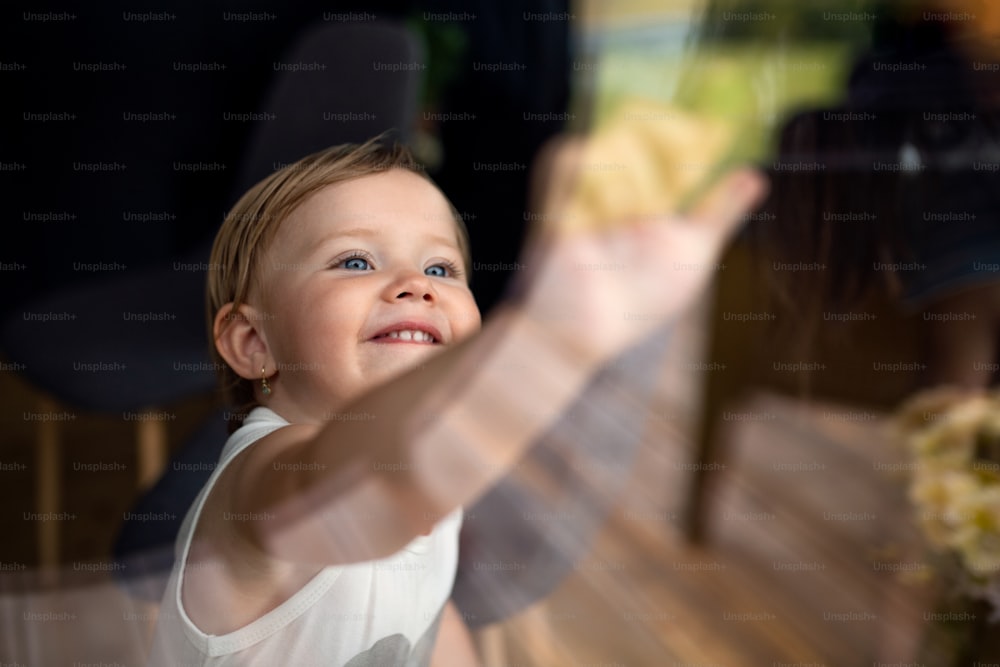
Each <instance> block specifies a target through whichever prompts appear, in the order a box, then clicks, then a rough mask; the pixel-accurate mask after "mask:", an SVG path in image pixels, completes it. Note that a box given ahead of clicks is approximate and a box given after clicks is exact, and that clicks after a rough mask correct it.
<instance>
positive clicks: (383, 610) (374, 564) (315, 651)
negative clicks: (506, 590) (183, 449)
mask: <svg viewBox="0 0 1000 667" xmlns="http://www.w3.org/2000/svg"><path fill="white" fill-rule="evenodd" d="M287 425H288V422H286V421H285V420H284V419H282V418H281V417H280V416H278V415H277V414H276V413H275V412H274V411H272V410H269V409H267V408H262V407H258V408H254V409H253V410H252V411H251V412H250V414H249V415H247V419H246V421H245V422H244V424H243V426H242V427H240V428H239V430H237V431H236V432H235V433H233V434H232V435H231V436H230V437H229V440H227V441H226V446H225V448H223V450H222V455H221V457H220V462H219V465H218V466H217V467H216V469H215V471H214V472H213V474H212V476H211V478H209V480H208V483H207V484H206V485H205V488H204V489H202V490H201V493H199V495H198V497H197V498H196V499H195V502H194V504H193V505H192V507H191V509H190V510H189V511H188V513H187V516H186V517H185V518H184V522H183V524H182V525H181V529H180V532H179V533H178V536H177V544H176V547H175V557H176V560H175V561H174V568H173V571H172V572H171V575H170V579H169V581H168V582H167V589H166V592H165V594H164V597H163V603H162V605H161V607H160V614H159V619H158V621H157V628H156V635H155V637H154V639H153V647H152V652H151V655H150V661H149V665H151V666H152V667H207V666H209V665H211V666H215V665H220V666H221V665H226V666H231V665H232V666H235V665H239V666H241V667H242V666H247V667H249V666H251V665H252V666H254V667H257V666H260V667H265V666H266V667H278V666H284V665H295V667H310V666H316V667H318V666H320V665H322V666H324V667H332V666H337V667H339V666H340V665H347V666H349V667H375V666H378V667H384V666H388V665H401V666H406V667H424V666H425V665H428V664H429V663H430V655H431V652H432V649H433V646H434V639H435V637H436V636H437V629H438V625H439V622H440V618H441V611H442V609H443V608H444V605H445V603H446V602H447V601H448V597H449V595H450V594H451V588H452V584H453V583H454V580H455V568H456V566H457V562H458V531H459V528H460V526H461V520H462V514H461V510H456V511H455V512H453V513H452V514H450V515H449V516H448V517H446V518H445V519H444V520H442V521H441V522H440V523H438V524H437V525H436V526H435V527H434V530H433V531H432V532H431V533H430V534H429V535H426V536H420V537H417V538H416V539H415V540H413V541H412V542H410V543H409V544H408V545H407V546H406V547H404V548H403V549H402V550H401V551H399V552H398V553H396V554H394V555H392V556H390V557H388V558H384V559H382V560H377V561H369V562H364V563H352V564H350V565H340V566H332V567H327V568H324V569H323V570H321V571H320V572H319V573H318V574H317V575H316V576H315V577H313V578H312V579H311V580H309V582H308V583H306V585H305V586H303V587H302V588H301V589H300V590H299V591H298V592H296V593H295V594H294V595H292V596H291V597H290V598H289V599H288V600H286V601H285V602H284V603H282V604H281V605H280V606H278V607H277V608H275V609H273V610H271V611H269V612H268V613H266V614H264V615H263V616H262V617H260V618H258V619H257V620H255V621H253V622H252V623H250V624H248V625H246V626H244V627H242V628H239V629H238V630H234V631H233V632H230V633H227V634H224V635H207V634H205V633H203V632H202V631H201V630H199V629H198V628H197V627H196V626H195V625H194V623H192V622H191V619H190V618H188V616H187V614H186V613H185V612H184V606H183V604H182V603H181V584H182V582H183V577H184V564H185V563H186V561H187V554H188V548H189V546H190V544H191V537H192V535H193V534H194V528H195V525H196V524H197V521H198V516H199V514H200V513H201V509H202V506H203V505H204V502H205V498H207V497H208V493H209V491H210V490H211V488H212V486H213V485H214V484H215V482H216V481H217V480H218V478H219V475H220V474H221V472H222V471H223V470H224V469H225V467H226V465H227V464H228V463H229V462H230V461H232V460H233V459H234V458H235V457H236V455H237V454H239V453H240V452H242V451H243V450H244V449H246V448H247V447H249V446H250V445H252V444H253V443H254V442H257V441H258V440H260V439H261V438H263V437H264V436H266V435H268V434H269V433H271V432H273V431H275V430H277V429H279V428H281V427H283V426H287Z"/></svg>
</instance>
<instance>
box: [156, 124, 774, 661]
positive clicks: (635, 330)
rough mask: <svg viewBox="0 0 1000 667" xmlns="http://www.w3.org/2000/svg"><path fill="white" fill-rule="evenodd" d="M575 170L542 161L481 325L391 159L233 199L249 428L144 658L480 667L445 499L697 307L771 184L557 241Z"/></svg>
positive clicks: (737, 177)
mask: <svg viewBox="0 0 1000 667" xmlns="http://www.w3.org/2000/svg"><path fill="white" fill-rule="evenodd" d="M578 155H579V152H578V151H576V150H574V148H573V146H572V145H571V144H569V143H566V144H564V145H562V146H560V147H557V148H554V149H552V150H551V151H550V153H549V154H548V155H547V156H546V157H545V158H544V159H543V160H542V161H541V165H540V168H541V169H542V173H544V174H548V175H549V179H548V180H549V183H548V186H547V187H546V188H544V190H543V191H544V192H545V198H544V202H545V204H544V206H543V207H542V210H543V213H542V219H544V220H547V222H546V224H545V226H543V228H542V229H541V230H540V231H539V233H538V234H537V237H536V238H535V239H534V240H533V242H532V244H531V245H530V246H529V252H528V253H527V255H526V260H525V262H524V263H525V264H526V266H527V270H526V271H525V274H524V275H522V276H520V277H519V281H520V282H519V284H518V286H517V287H518V289H516V290H515V291H514V292H513V294H515V295H516V297H512V298H511V299H510V300H508V302H507V303H506V304H505V305H503V306H501V307H500V308H499V309H498V312H497V313H496V314H495V315H493V316H492V317H491V318H490V320H489V322H488V323H487V324H486V325H485V326H482V327H481V324H480V315H479V311H478V309H477V308H476V304H475V301H474V299H473V296H472V292H471V291H470V289H469V285H468V275H469V272H470V270H471V264H470V259H469V242H468V236H467V233H466V230H465V228H464V225H463V224H462V222H461V217H460V216H458V215H457V214H456V211H455V210H454V209H453V208H452V206H451V205H450V204H449V202H448V201H447V199H446V198H445V197H444V196H443V195H442V193H441V192H440V191H439V190H438V189H437V188H436V187H435V186H434V184H433V183H432V182H431V181H430V180H429V179H428V178H427V177H426V176H425V175H424V173H423V172H422V170H421V169H420V167H419V165H417V164H416V163H415V162H414V160H413V158H412V156H410V154H409V153H408V152H407V151H406V150H405V149H403V148H400V147H398V146H385V145H383V144H382V143H380V141H379V140H377V139H375V140H372V141H369V142H367V143H365V144H363V145H345V146H337V147H333V148H330V149H327V150H324V151H321V152H319V153H316V154H314V155H311V156H309V157H306V158H304V159H303V160H301V161H299V162H297V163H295V164H292V165H290V166H288V167H286V168H284V169H282V170H281V171H278V172H276V173H275V174H272V175H271V176H270V177H268V178H266V179H264V180H263V181H262V182H261V183H259V184H257V185H256V186H255V187H254V188H252V189H251V190H250V191H249V192H247V193H246V194H245V195H244V196H243V197H242V198H241V199H240V201H239V202H237V204H236V205H235V206H234V208H233V210H232V211H231V212H230V213H229V215H228V216H227V218H226V220H225V222H224V224H223V226H222V228H221V230H220V231H219V234H218V237H217V239H216V242H215V246H214V248H213V251H212V258H211V263H210V267H211V269H212V270H211V272H210V276H209V286H208V309H209V320H210V329H211V338H212V341H213V345H214V350H215V353H216V355H217V361H218V362H219V364H220V367H221V368H223V369H224V370H223V372H222V378H223V383H224V388H225V390H226V392H227V398H228V399H229V401H230V402H231V403H232V404H233V405H236V406H242V407H241V408H240V409H239V410H236V411H235V414H236V415H238V416H239V415H244V414H245V418H243V419H242V420H239V419H238V418H237V422H236V423H234V424H232V425H231V426H232V428H231V433H232V434H231V436H230V438H229V440H228V441H227V443H226V445H225V448H224V450H223V452H222V455H221V459H220V461H219V465H218V466H217V468H216V470H215V471H214V473H213V475H212V477H211V479H210V480H209V482H208V484H207V485H206V487H205V488H204V489H203V490H202V492H201V493H200V494H199V496H198V498H197V499H196V501H195V503H194V505H193V506H192V508H191V510H190V512H189V513H188V516H187V517H186V519H185V522H184V525H183V526H182V528H181V531H180V534H179V536H178V540H177V546H176V556H177V558H176V562H175V566H174V570H173V572H172V574H171V578H170V581H169V582H168V585H167V591H166V594H165V597H164V601H163V604H162V608H161V612H160V617H159V621H158V627H157V632H156V636H155V638H154V643H153V648H152V655H151V664H152V665H157V666H161V665H162V666H168V665H268V666H271V665H296V666H306V665H350V666H352V667H355V666H365V665H372V666H374V665H380V666H381V665H414V666H416V665H428V664H435V665H439V664H440V665H445V664H456V665H474V664H477V658H476V656H475V652H474V650H473V646H472V642H471V641H470V639H469V635H468V631H467V630H466V628H465V627H464V624H463V623H462V621H461V617H460V615H459V614H458V613H457V611H455V609H454V608H453V607H452V605H451V604H450V603H449V602H448V598H449V594H450V591H451V587H452V583H453V580H454V576H455V568H456V563H457V552H458V531H459V527H460V524H461V507H462V506H463V505H466V504H468V503H470V502H471V501H473V500H475V499H476V498H477V497H478V496H479V495H481V494H482V493H483V492H484V491H485V490H487V489H488V488H490V486H491V485H492V484H494V483H495V482H496V481H497V480H498V479H499V478H500V477H501V476H502V475H503V474H504V473H505V471H507V470H508V469H509V468H510V467H511V466H513V465H514V464H516V462H517V460H518V458H519V457H520V456H521V455H522V454H523V453H524V452H525V451H526V449H527V448H528V447H529V446H530V445H531V444H532V443H533V442H534V441H536V440H537V439H538V438H539V436H540V435H541V434H543V433H544V432H545V431H546V430H547V429H548V428H549V427H550V426H551V425H552V424H553V423H554V422H555V420H556V419H558V417H559V416H560V414H561V413H562V412H563V411H564V410H565V409H566V408H567V407H568V406H569V405H570V404H571V403H572V401H573V400H574V399H575V398H576V397H577V396H578V395H579V394H580V392H581V391H582V389H583V388H584V387H585V385H586V383H587V382H588V380H589V379H590V378H591V377H592V376H593V375H594V374H595V372H596V371H597V370H598V369H599V368H600V367H601V365H602V364H604V363H606V362H607V361H609V360H610V359H612V358H613V357H614V356H616V355H618V354H620V353H621V352H622V351H624V350H625V349H626V348H627V347H629V346H631V345H633V344H636V343H638V342H640V341H641V340H643V339H644V338H646V337H648V336H649V335H651V334H652V333H653V332H655V331H656V330H657V329H659V328H661V326H662V324H663V322H664V321H665V320H666V319H667V318H669V317H670V316H671V315H673V314H676V313H677V312H678V311H679V310H680V309H681V308H682V307H683V306H684V305H685V304H686V302H687V301H689V300H690V299H691V298H692V297H693V296H694V295H695V294H696V291H697V288H698V287H699V286H700V284H701V283H702V282H704V280H705V278H706V277H707V275H708V274H709V273H710V269H708V268H706V269H705V270H703V271H692V270H691V268H690V267H691V266H695V265H700V266H704V267H709V266H710V265H711V264H712V261H713V258H714V256H715V254H716V253H717V252H718V251H719V249H720V247H721V245H722V243H723V242H724V240H725V238H726V237H727V235H728V234H729V233H730V232H731V231H732V229H733V228H734V227H735V226H736V221H737V220H738V219H739V218H740V216H741V215H742V214H743V213H744V212H745V211H746V210H748V209H749V207H750V206H751V205H752V204H753V203H754V202H755V201H756V200H757V199H758V198H759V197H760V195H761V191H762V189H763V187H762V184H761V181H760V179H759V178H758V177H757V176H756V175H755V174H752V173H750V172H738V173H735V174H733V175H731V176H729V177H728V178H727V179H726V180H725V181H723V182H722V183H721V184H719V185H718V186H716V187H715V189H714V190H712V191H711V192H710V193H709V194H708V196H706V197H705V199H704V200H703V201H702V203H701V204H700V205H699V206H698V207H696V208H695V209H694V210H693V211H692V212H691V214H690V215H689V216H687V217H685V218H684V219H680V220H675V221H671V223H670V224H667V223H666V222H665V221H664V220H663V219H655V218H651V219H643V220H630V221H625V222H624V224H618V225H614V226H606V227H605V228H603V229H601V230H599V231H598V230H589V229H579V228H576V229H570V228H569V227H568V226H565V225H562V224H561V223H560V221H559V212H560V211H561V210H564V209H565V207H566V202H567V201H568V200H569V199H570V198H571V197H572V196H573V193H572V183H573V178H572V174H573V173H574V170H575V169H576V168H577V167H578V165H577V162H578V158H577V157H576V156H578ZM664 213H666V212H664ZM679 262H683V263H684V266H685V267H686V268H685V269H684V270H677V269H675V268H674V267H675V266H676V265H677V264H678V263H679ZM610 264H613V265H615V266H616V267H624V268H621V269H620V270H615V271H602V270H595V269H594V268H593V267H600V266H602V265H604V266H607V265H610ZM635 313H641V314H642V317H635V316H634V315H635ZM624 314H629V315H630V316H628V317H626V316H624Z"/></svg>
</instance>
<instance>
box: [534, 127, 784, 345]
mask: <svg viewBox="0 0 1000 667" xmlns="http://www.w3.org/2000/svg"><path fill="white" fill-rule="evenodd" d="M581 159H582V150H581V143H580V142H578V141H576V140H570V141H564V142H563V143H562V144H561V145H559V146H557V147H556V148H554V149H553V151H552V152H551V153H549V154H548V155H544V156H543V159H542V161H541V165H540V166H541V167H542V170H541V171H542V173H544V174H545V175H546V177H547V180H548V182H547V185H546V187H545V190H544V194H543V200H542V203H541V209H542V211H543V216H542V220H543V224H542V226H541V228H540V230H539V233H538V236H537V238H536V239H535V243H534V244H533V245H532V246H531V247H530V248H529V252H528V254H527V256H526V263H527V267H528V269H527V270H528V274H527V275H526V276H525V278H526V282H525V284H524V285H523V286H522V287H523V288H524V291H525V293H524V299H523V301H522V302H521V305H522V308H523V311H524V312H525V314H526V315H527V316H528V317H529V318H530V319H531V320H533V321H535V322H536V323H538V324H539V325H540V326H541V327H543V328H544V329H545V331H546V332H548V333H550V334H551V335H553V336H554V337H555V338H556V339H557V341H558V343H559V344H560V345H565V346H567V347H568V348H569V349H571V350H574V351H575V352H576V354H577V355H579V356H581V360H590V361H594V362H597V363H600V362H601V361H604V360H606V359H608V358H610V357H613V356H615V355H617V354H619V353H620V352H622V351H623V350H624V349H626V348H627V347H629V346H631V345H633V344H636V343H638V342H640V341H641V340H642V339H643V338H644V337H646V336H648V335H650V334H651V333H653V331H654V330H655V329H657V328H658V327H659V326H661V325H663V324H664V322H665V321H667V320H668V319H670V318H671V317H672V316H675V315H677V314H678V313H679V312H680V311H681V310H682V309H683V308H684V307H685V306H686V305H687V304H688V303H689V302H690V301H691V300H692V299H693V298H694V297H695V296H696V295H697V294H698V292H699V290H700V289H701V288H702V287H703V286H704V285H705V283H707V282H708V280H709V279H710V278H711V277H712V275H713V274H714V272H715V270H716V261H717V257H718V255H719V253H720V251H721V249H722V247H723V245H724V243H725V242H726V240H727V239H728V238H729V236H730V235H731V234H732V232H733V231H734V230H735V229H736V228H737V227H738V226H739V222H740V220H741V218H742V216H743V215H744V214H745V213H747V212H748V211H750V210H751V209H752V207H753V206H754V205H755V204H756V203H757V202H759V200H760V199H761V197H762V195H763V194H764V192H765V189H766V186H765V181H764V178H763V177H762V176H761V175H760V174H759V173H757V172H755V171H753V170H749V169H744V170H738V171H735V172H733V173H730V174H728V175H727V176H725V177H724V178H722V179H721V180H720V182H719V183H718V184H717V185H716V186H715V187H714V188H713V189H712V190H710V191H709V193H708V194H707V195H706V196H705V197H704V198H702V199H701V200H700V201H699V202H698V203H697V204H696V205H695V206H694V207H692V209H691V211H690V212H689V213H688V214H686V215H684V216H677V215H669V214H668V212H663V214H662V215H655V216H648V217H644V218H640V219H624V220H613V221H608V222H610V223H612V224H603V225H602V226H601V227H600V228H594V227H583V228H581V226H580V225H578V224H574V221H573V220H565V219H562V218H561V217H560V216H561V215H562V214H563V213H564V212H565V211H566V210H567V209H569V208H571V206H570V204H571V201H572V199H573V197H572V193H573V184H574V174H575V173H577V171H578V168H579V161H580V160H581ZM546 167H547V168H546Z"/></svg>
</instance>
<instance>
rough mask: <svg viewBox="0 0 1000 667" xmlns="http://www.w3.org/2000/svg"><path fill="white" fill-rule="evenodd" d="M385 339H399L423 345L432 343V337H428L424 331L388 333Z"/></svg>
mask: <svg viewBox="0 0 1000 667" xmlns="http://www.w3.org/2000/svg"><path fill="white" fill-rule="evenodd" d="M386 337H387V338H399V339H401V340H415V341H418V342H423V343H433V342H434V336H432V335H430V334H429V333H427V332H426V331H412V330H410V329H405V330H403V331H390V332H389V333H387V334H386Z"/></svg>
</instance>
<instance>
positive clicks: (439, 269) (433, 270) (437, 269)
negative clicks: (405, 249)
mask: <svg viewBox="0 0 1000 667" xmlns="http://www.w3.org/2000/svg"><path fill="white" fill-rule="evenodd" d="M424 274H426V275H428V276H436V277H438V278H447V277H448V269H447V268H446V267H445V266H443V265H441V264H435V265H434V266H429V267H427V268H426V269H424Z"/></svg>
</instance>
